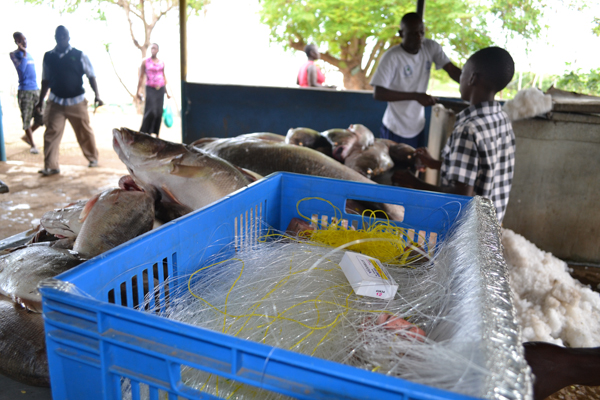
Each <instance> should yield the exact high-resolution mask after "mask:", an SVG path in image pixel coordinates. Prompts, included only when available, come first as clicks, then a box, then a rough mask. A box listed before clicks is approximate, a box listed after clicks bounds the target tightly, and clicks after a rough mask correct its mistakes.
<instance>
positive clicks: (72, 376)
mask: <svg viewBox="0 0 600 400" xmlns="http://www.w3.org/2000/svg"><path fill="white" fill-rule="evenodd" d="M306 197H322V198H325V199H327V200H329V201H331V202H332V203H333V204H334V205H336V206H337V207H338V208H340V209H341V210H344V204H345V201H346V200H347V199H355V200H367V201H378V202H384V203H395V204H401V205H403V206H404V207H405V217H404V222H402V223H401V224H400V225H401V226H404V227H407V228H409V229H412V231H411V232H414V234H415V235H419V236H423V237H427V239H428V240H431V241H436V240H437V241H439V240H443V239H444V236H445V234H446V233H447V232H448V229H449V228H450V227H451V226H452V224H453V222H454V221H455V220H456V218H457V216H458V214H459V213H460V210H461V209H462V208H463V207H464V205H466V203H467V202H468V200H469V199H468V198H467V197H462V196H449V195H441V194H436V193H427V192H419V191H414V190H408V189H401V188H394V187H389V186H382V185H369V184H362V183H353V182H346V181H338V180H332V179H325V178H316V177H309V176H304V175H296V174H288V173H279V174H274V175H272V176H270V177H269V178H268V179H265V180H262V181H260V182H257V183H255V184H253V185H251V186H249V187H247V188H245V189H242V190H240V191H238V192H236V193H234V194H232V195H230V196H228V197H225V198H223V199H221V200H219V201H218V202H216V203H214V204H212V205H210V206H207V207H205V208H203V209H201V210H197V211H195V212H194V213H192V214H189V215H187V216H185V217H183V218H180V219H179V220H176V221H173V222H171V223H169V224H166V225H164V226H163V227H162V228H161V229H158V230H155V231H151V232H148V233H147V234H145V235H142V236H140V237H138V238H136V239H134V240H132V241H130V242H128V243H126V244H124V245H121V246H119V247H117V248H115V249H113V250H111V251H109V252H107V253H104V254H102V255H100V256H98V257H96V258H94V259H92V260H90V261H88V262H86V263H84V264H82V265H80V266H79V267H77V268H75V269H73V270H71V271H68V272H67V273H64V274H62V275H60V276H59V277H58V279H59V280H61V281H63V282H68V283H69V284H67V285H64V286H70V287H72V285H74V286H75V287H76V288H77V290H67V291H65V290H59V289H57V288H52V287H43V288H41V292H42V298H43V308H44V319H45V322H46V342H47V348H48V362H49V365H50V377H51V382H52V395H53V398H55V399H77V400H79V399H121V398H122V397H121V383H122V381H123V379H124V378H125V379H129V380H130V381H131V383H132V386H131V387H132V389H131V390H132V392H131V397H132V398H133V399H134V400H136V399H138V398H140V397H139V396H140V394H139V392H140V390H142V389H143V390H149V392H150V399H158V398H161V399H163V398H168V399H182V398H184V399H216V398H217V397H214V396H212V395H207V394H204V393H201V392H199V391H196V390H194V389H191V388H189V387H187V386H185V385H184V384H183V383H182V382H181V379H180V372H181V366H182V365H187V366H190V367H192V368H197V369H200V370H204V371H208V372H210V373H213V374H217V375H219V376H223V377H225V378H229V379H234V380H237V381H240V382H243V383H247V384H251V385H255V386H258V387H261V388H264V389H267V390H271V391H275V392H279V393H283V394H286V395H289V396H292V397H296V398H299V399H340V398H344V399H406V400H408V399H411V400H419V399H420V400H425V399H427V400H433V399H466V398H470V397H467V396H463V395H460V394H456V393H452V392H449V391H445V390H440V389H436V388H432V387H428V386H424V385H420V384H415V383H412V382H409V381H406V380H403V379H399V378H394V377H389V376H384V375H382V374H378V373H373V372H369V371H365V370H361V369H358V368H354V367H351V366H346V365H342V364H338V363H335V362H331V361H327V360H323V359H318V358H315V357H310V356H306V355H302V354H298V353H294V352H291V351H288V350H283V349H279V348H274V347H271V346H267V345H263V344H260V343H254V342H249V341H246V340H242V339H238V338H235V337H232V336H227V335H224V334H221V333H217V332H213V331H209V330H205V329H202V328H197V327H193V326H189V325H185V324H182V323H179V322H175V321H171V320H168V319H165V318H162V317H158V316H156V315H153V314H151V313H148V312H141V311H138V310H135V309H134V307H135V306H137V304H138V303H139V302H140V299H143V297H144V294H145V293H144V286H143V285H142V284H139V285H138V283H141V282H143V280H144V279H146V281H150V282H153V281H154V280H156V281H157V282H159V283H162V282H163V281H164V280H165V279H166V278H168V277H176V276H178V275H179V274H189V273H191V272H193V271H195V270H196V269H197V267H198V266H199V265H200V264H201V263H202V262H203V261H204V260H205V259H207V258H208V257H210V256H211V255H213V254H214V253H216V252H218V251H219V249H220V245H219V243H223V245H225V243H226V242H231V241H233V240H235V243H236V245H237V246H244V245H247V244H252V243H254V242H255V241H256V240H257V238H258V237H259V236H260V234H261V233H262V232H260V229H263V228H262V226H264V225H260V224H256V223H255V221H256V219H257V218H258V219H261V220H263V221H266V223H267V224H268V225H270V226H272V227H274V228H276V229H281V230H285V229H286V227H287V226H288V224H289V222H290V221H291V219H292V218H295V217H299V215H298V211H297V203H298V201H299V200H301V199H304V198H306ZM299 208H300V211H301V212H302V214H304V215H312V216H313V218H319V219H321V218H330V217H331V216H332V209H331V206H329V205H328V204H326V203H325V202H320V201H305V202H302V203H300V205H299ZM344 218H345V219H348V221H349V224H352V225H355V226H358V227H360V225H361V218H360V216H353V215H349V214H344ZM415 238H416V236H415ZM215 244H216V245H215ZM70 284H72V285H70ZM122 292H123V293H126V295H125V296H121V293H122ZM166 296H167V293H165V291H164V290H163V291H161V293H160V296H156V298H155V301H156V302H159V305H162V304H164V302H165V297H166ZM172 300H174V299H171V301H172ZM111 303H112V304H111ZM145 386H147V387H145Z"/></svg>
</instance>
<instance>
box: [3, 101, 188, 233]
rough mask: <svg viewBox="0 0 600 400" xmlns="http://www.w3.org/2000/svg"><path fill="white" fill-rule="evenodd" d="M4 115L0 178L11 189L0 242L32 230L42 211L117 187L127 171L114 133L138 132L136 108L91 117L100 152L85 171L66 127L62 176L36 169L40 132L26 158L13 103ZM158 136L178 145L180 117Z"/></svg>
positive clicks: (40, 163) (39, 164) (41, 160)
mask: <svg viewBox="0 0 600 400" xmlns="http://www.w3.org/2000/svg"><path fill="white" fill-rule="evenodd" d="M2 114H3V116H2V123H3V127H4V141H5V147H6V158H7V161H6V162H0V180H2V181H3V182H5V183H6V184H8V186H9V189H10V191H9V193H4V194H0V239H4V238H7V237H9V236H12V235H15V234H17V233H20V232H24V231H27V230H29V229H31V228H34V227H35V226H37V225H38V224H39V219H40V217H41V216H42V215H43V214H44V213H45V212H46V211H50V210H52V209H55V208H60V207H63V206H65V205H67V204H69V203H72V202H74V201H77V200H81V199H88V198H90V197H92V196H93V195H94V194H96V193H99V192H101V191H103V190H105V189H108V188H112V187H117V184H118V181H119V178H120V177H121V176H123V175H125V174H127V169H126V168H125V165H124V164H123V163H122V162H121V160H119V157H118V156H117V154H116V153H115V152H114V150H113V148H112V129H113V128H119V127H122V126H125V127H128V128H131V129H135V130H137V129H139V127H140V124H141V121H142V116H141V115H138V114H137V113H136V112H135V110H132V109H123V108H121V107H118V106H105V107H101V108H99V109H98V111H97V112H96V114H92V113H90V120H91V124H92V128H93V129H94V134H95V136H96V144H97V146H98V151H99V153H100V155H99V167H98V168H88V167H87V165H88V161H87V160H86V159H85V157H84V156H83V154H82V153H81V149H80V148H79V145H78V144H77V140H76V138H75V134H74V133H73V129H72V128H71V126H70V125H69V124H68V123H67V126H66V129H65V134H64V136H63V139H62V143H61V148H60V171H61V173H60V174H58V175H52V176H49V177H43V176H42V175H41V174H39V173H38V171H39V170H40V169H42V168H43V166H44V155H43V153H44V151H43V147H44V140H43V135H44V128H43V127H42V128H40V129H38V130H37V131H36V132H34V140H35V143H36V145H37V147H38V149H39V150H40V154H37V155H36V154H30V153H29V146H28V145H27V144H26V143H24V142H23V141H22V140H21V136H23V129H22V124H21V120H20V112H19V109H18V108H17V107H16V104H10V103H9V104H4V103H3V104H2ZM160 136H161V138H163V139H166V140H170V141H173V142H179V143H180V142H181V123H180V120H179V118H175V121H174V124H173V126H172V127H171V128H167V127H165V126H164V125H163V127H162V128H161V135H160Z"/></svg>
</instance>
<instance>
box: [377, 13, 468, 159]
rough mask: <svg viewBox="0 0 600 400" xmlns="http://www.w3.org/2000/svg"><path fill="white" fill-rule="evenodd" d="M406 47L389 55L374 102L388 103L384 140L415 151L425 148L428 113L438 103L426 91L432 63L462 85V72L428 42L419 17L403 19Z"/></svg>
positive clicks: (379, 73)
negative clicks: (425, 128) (412, 148)
mask: <svg viewBox="0 0 600 400" xmlns="http://www.w3.org/2000/svg"><path fill="white" fill-rule="evenodd" d="M398 32H399V34H400V37H401V38H402V43H401V44H400V45H398V46H393V47H391V48H390V49H389V50H387V51H386V52H385V54H384V55H383V57H382V58H381V61H380V62H379V65H378V66H377V70H376V71H375V74H374V75H373V79H371V86H373V87H374V89H375V91H374V92H373V98H374V99H375V100H379V101H387V102H388V105H387V108H386V110H385V113H384V114H383V121H382V126H381V138H383V139H390V140H393V141H395V142H399V143H406V144H408V145H410V146H412V147H414V148H418V147H423V146H425V145H426V143H425V135H424V134H423V133H422V131H423V128H424V127H425V109H424V108H423V107H427V106H432V105H434V104H435V103H436V100H435V98H433V97H431V96H430V95H428V94H427V93H425V91H426V90H427V85H428V84H429V74H430V71H431V65H432V63H435V67H436V68H437V69H440V68H443V69H444V70H445V71H446V72H447V73H448V75H449V76H450V78H452V79H453V80H454V81H456V82H459V80H460V74H461V70H460V68H458V67H456V66H455V65H454V64H452V63H451V62H450V59H449V58H448V56H446V54H445V53H444V51H443V50H442V46H440V45H439V44H438V43H437V42H434V41H433V40H430V39H425V25H424V24H423V20H422V19H421V17H420V16H419V14H417V13H408V14H406V15H404V16H403V17H402V20H401V22H400V30H399V31H398Z"/></svg>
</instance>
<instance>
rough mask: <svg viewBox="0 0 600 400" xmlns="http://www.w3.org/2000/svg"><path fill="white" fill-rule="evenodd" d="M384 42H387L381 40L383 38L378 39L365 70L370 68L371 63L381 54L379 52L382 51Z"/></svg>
mask: <svg viewBox="0 0 600 400" xmlns="http://www.w3.org/2000/svg"><path fill="white" fill-rule="evenodd" d="M384 44H385V42H384V41H381V40H378V41H377V43H375V46H373V50H372V51H371V54H370V55H369V61H367V66H366V67H365V72H366V71H368V70H369V67H371V63H372V62H373V61H374V60H375V58H376V57H377V56H378V55H379V52H380V51H381V48H382V47H383V45H384Z"/></svg>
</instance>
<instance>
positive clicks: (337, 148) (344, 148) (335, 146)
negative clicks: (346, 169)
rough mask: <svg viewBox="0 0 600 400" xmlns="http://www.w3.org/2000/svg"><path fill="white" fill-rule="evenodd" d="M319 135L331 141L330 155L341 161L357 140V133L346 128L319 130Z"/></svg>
mask: <svg viewBox="0 0 600 400" xmlns="http://www.w3.org/2000/svg"><path fill="white" fill-rule="evenodd" d="M321 135H322V136H323V137H325V138H327V140H328V141H329V143H331V153H332V154H331V156H332V157H333V158H335V159H336V160H338V161H339V162H341V163H343V162H344V160H345V159H346V157H348V155H349V154H350V151H351V150H352V147H354V145H355V144H356V143H357V142H358V135H357V134H356V133H354V132H352V131H349V130H348V129H329V130H326V131H325V132H321Z"/></svg>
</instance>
